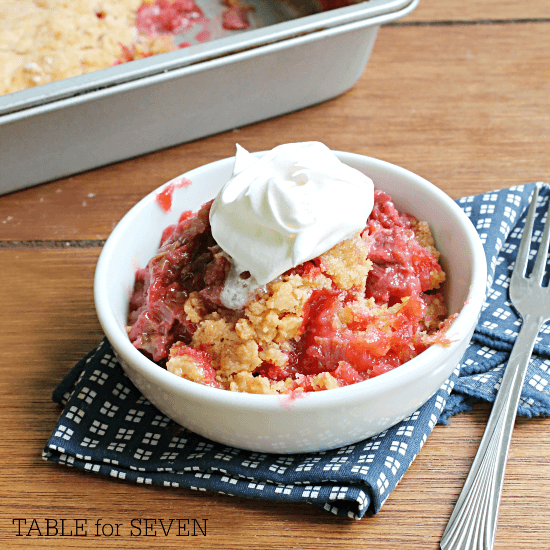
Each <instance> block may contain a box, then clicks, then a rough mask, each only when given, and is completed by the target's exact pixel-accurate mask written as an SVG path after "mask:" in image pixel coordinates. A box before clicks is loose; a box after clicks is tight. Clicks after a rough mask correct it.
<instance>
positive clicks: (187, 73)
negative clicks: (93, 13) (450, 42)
mask: <svg viewBox="0 0 550 550" xmlns="http://www.w3.org/2000/svg"><path fill="white" fill-rule="evenodd" d="M211 1H212V0H211ZM214 1H215V2H216V5H218V4H217V0H214ZM418 1H419V0H368V1H365V2H360V3H358V4H356V5H352V6H346V7H343V8H338V9H335V10H331V11H327V12H322V13H313V14H311V15H307V14H306V15H303V14H304V13H307V11H305V10H307V6H308V4H311V0H292V1H287V2H281V3H277V4H276V6H277V9H274V8H273V7H269V9H268V8H266V4H270V3H265V1H264V2H262V0H254V1H253V2H248V3H249V4H253V5H254V7H255V10H254V12H253V13H254V17H253V18H251V23H252V25H251V29H249V30H247V31H242V32H238V33H233V34H231V35H226V36H223V33H220V38H217V39H215V40H212V41H211V42H207V43H197V44H193V45H192V46H191V47H188V48H185V49H181V50H176V51H174V52H169V53H165V54H160V55H156V56H154V57H149V58H146V59H140V60H137V61H132V62H129V63H125V64H122V65H117V66H115V67H109V68H107V69H102V70H99V71H95V72H93V73H89V74H85V75H82V76H76V77H72V78H67V79H65V80H60V81H58V82H52V83H50V84H44V85H42V86H37V87H35V88H32V89H28V90H23V91H20V92H15V93H11V94H7V95H5V96H0V194H4V193H8V192H12V191H15V190H17V189H22V188H24V187H29V186H31V185H35V184H38V183H42V182H46V181H50V180H53V179H58V178H61V177H64V176H68V175H71V174H75V173H77V172H82V171H85V170H89V169H92V168H97V167H99V166H103V165H106V164H110V163H113V162H117V161H120V160H124V159H127V158H131V157H134V156H138V155H141V154H145V153H149V152H151V151H155V150H159V149H163V148H166V147H170V146H173V145H176V144H180V143H185V142H188V141H192V140H195V139H199V138H201V137H205V136H208V135H212V134H215V133H219V132H223V131H226V130H229V129H232V128H237V127H240V126H244V125H246V124H251V123H253V122H257V121H259V120H263V119H268V118H271V117H274V116H278V115H281V114H284V113H288V112H291V111H295V110H298V109H301V108H304V107H307V106H309V105H314V104H317V103H320V102H322V101H326V100H327V99H330V98H332V97H335V96H337V95H339V94H341V93H343V92H344V91H346V90H347V89H349V88H350V87H351V86H353V84H355V82H356V81H357V80H358V79H359V77H360V76H361V74H362V73H363V71H364V69H365V66H366V64H367V61H368V58H369V56H370V53H371V50H372V47H373V45H374V41H375V39H376V34H377V31H378V28H379V27H380V25H381V24H383V23H387V22H389V21H393V20H396V19H398V18H400V17H403V16H404V15H406V14H408V13H410V12H411V11H412V10H414V9H415V8H416V6H417V4H418ZM197 3H199V5H201V4H200V0H198V2H197ZM201 7H203V6H202V5H201ZM183 38H185V37H183Z"/></svg>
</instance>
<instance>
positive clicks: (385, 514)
mask: <svg viewBox="0 0 550 550" xmlns="http://www.w3.org/2000/svg"><path fill="white" fill-rule="evenodd" d="M549 11H550V6H549V4H548V2H546V0H544V1H543V0H536V1H535V2H530V3H517V2H515V1H513V0H504V1H500V0H498V1H497V0H481V1H479V2H473V1H472V0H470V1H468V2H466V3H461V4H460V3H456V2H451V1H450V0H441V1H439V2H433V1H432V2H429V1H428V0H422V1H421V3H420V6H419V7H418V8H417V10H415V11H414V12H413V13H412V14H411V15H409V16H408V17H406V18H404V19H403V20H402V21H400V22H398V24H396V25H391V26H386V27H383V28H381V29H380V32H379V36H378V39H377V42H376V44H375V48H374V51H373V53H372V57H371V59H370V61H369V64H368V66H367V69H366V71H365V73H364V74H363V75H362V77H361V78H360V79H359V81H358V82H357V84H356V85H355V86H354V87H353V88H352V89H351V90H349V91H348V92H346V93H345V94H343V95H341V96H340V97H337V98H335V99H333V100H331V101H328V102H326V103H323V104H321V105H317V106H313V107H310V108H308V109H304V110H302V111H299V112H296V113H291V114H289V115H286V116H283V117H279V118H276V119H272V120H268V121H263V122H259V123H257V124H253V125H250V126H246V127H243V128H239V129H236V130H235V131H230V132H225V133H223V134H219V135H216V136H212V137H210V138H207V139H203V140H198V141H196V142H192V143H188V144H183V145H180V146H177V147H173V148H171V149H167V150H165V151H160V152H157V153H153V154H150V155H145V156H143V157H140V158H136V159H132V160H129V161H126V162H122V163H119V164H116V165H112V166H108V167H104V168H101V169H98V170H94V171H91V172H87V173H84V174H79V175H75V176H72V177H69V178H65V179H63V180H60V181H56V182H51V183H48V184H44V185H41V186H37V187H34V188H32V189H27V190H24V191H20V192H17V193H12V194H10V195H7V196H4V197H0V222H1V223H0V266H1V268H2V269H1V270H0V293H1V294H0V297H1V300H2V305H3V308H2V317H1V321H2V327H3V330H2V331H1V332H0V346H1V349H2V355H1V361H0V374H1V376H0V397H1V399H0V426H1V430H2V432H1V434H2V437H1V438H0V466H1V467H0V548H9V549H12V548H13V549H17V548H33V549H34V548H48V549H81V548H99V549H104V548H105V549H110V548H114V547H116V548H120V549H140V550H141V549H143V550H149V549H151V550H152V549H153V548H154V549H158V548H163V549H164V548H166V549H176V548H181V547H182V546H184V545H185V544H187V545H188V546H189V547H193V548H205V549H206V548H207V549H228V550H233V549H237V548H243V547H247V548H253V549H256V548H258V549H259V548H262V549H264V548H265V549H268V550H272V549H273V550H275V549H287V548H300V549H308V550H309V549H311V550H314V549H315V550H317V549H318V548H320V547H330V548H337V549H342V550H344V549H346V550H352V549H353V550H356V549H362V548H364V549H366V548H369V549H381V550H382V549H384V550H386V549H388V550H394V549H395V550H397V549H399V550H402V549H406V550H408V549H410V550H413V549H414V550H416V549H422V550H425V549H427V550H436V549H437V548H438V547H439V546H438V545H439V540H440V537H441V534H442V532H443V529H444V527H445V524H446V522H447V520H448V518H449V515H450V513H451V510H452V507H453V505H454V502H455V501H456V498H457V496H458V494H459V492H460V489H461V487H462V484H463V482H464V480H465V477H466V475H467V472H468V468H469V465H470V464H471V462H472V460H473V457H474V454H475V451H476V449H477V445H478V443H479V440H480V438H481V435H482V432H483V428H484V426H485V423H486V420H487V417H488V414H489V407H488V406H487V405H482V406H477V407H476V408H475V409H474V410H473V411H472V412H471V413H465V414H461V415H458V416H457V417H456V418H454V419H453V420H452V422H451V423H450V425H448V426H437V427H436V428H435V430H434V431H433V433H432V434H431V436H430V437H429V438H428V440H427V442H426V444H425V446H424V448H423V449H422V452H421V453H420V454H419V456H418V457H417V459H416V460H415V462H414V463H413V465H412V466H411V468H410V469H409V471H408V472H407V473H406V475H405V476H404V478H403V480H402V481H401V483H400V484H399V485H398V487H397V488H396V490H395V491H394V492H393V493H392V494H391V496H390V498H389V499H388V501H387V502H386V504H385V506H384V507H383V508H382V510H381V512H380V513H379V514H378V515H377V516H368V517H365V518H363V519H362V520H361V521H353V520H345V519H342V518H337V517H334V516H332V515H330V514H328V513H327V512H323V511H320V510H317V509H316V508H314V507H313V506H307V505H280V504H276V503H271V502H263V501H254V500H247V499H242V498H233V497H228V496H224V495H217V494H210V493H203V492H195V491H190V490H174V489H165V488H160V487H152V486H143V485H133V484H130V483H125V482H122V481H119V480H114V479H111V478H105V477H101V476H97V475H96V474H91V473H83V472H80V471H77V470H74V469H71V468H68V467H64V466H55V465H52V464H50V463H47V462H45V461H43V460H42V458H41V452H42V449H43V447H44V445H45V443H46V440H47V438H48V436H49V434H50V433H51V431H52V429H53V427H54V425H55V423H56V420H57V417H58V415H59V412H60V410H59V408H58V406H57V405H55V404H54V403H53V402H52V401H51V398H50V396H51V392H52V390H53V389H54V387H55V386H56V385H57V384H58V383H59V381H60V380H61V379H62V377H63V376H64V375H65V374H66V373H68V371H69V370H70V368H71V367H72V365H73V364H74V363H75V362H76V361H77V360H78V359H80V358H81V357H82V356H83V355H84V354H85V353H87V352H88V351H89V350H90V349H91V348H92V347H93V346H95V345H96V344H97V343H98V342H99V340H100V339H101V338H102V332H101V328H100V326H99V323H98V321H97V318H96V315H95V311H94V305H93V288H92V285H93V273H94V268H95V263H96V261H97V258H98V255H99V252H100V249H101V245H102V243H103V240H104V239H105V238H106V237H107V236H108V235H109V233H110V231H111V230H112V228H113V227H114V226H115V225H116V223H117V221H118V220H119V219H120V218H121V217H122V216H123V215H124V213H125V212H126V211H127V210H128V209H129V208H130V207H131V206H132V205H133V204H134V203H135V202H137V201H138V200H139V199H140V198H141V197H142V196H143V195H145V194H146V193H148V192H150V191H151V190H153V189H155V188H156V187H157V186H159V185H161V184H162V183H164V182H165V181H168V180H169V179H171V178H172V177H174V176H176V175H178V174H180V173H182V172H185V171H187V170H189V169H191V168H194V167H196V166H199V165H202V164H204V163H207V162H211V161H214V160H217V159H219V158H223V157H226V156H230V155H232V154H233V152H234V147H235V143H236V142H239V143H241V144H242V145H243V146H245V147H248V148H249V149H251V150H261V149H268V148H271V147H273V146H274V145H276V144H279V143H283V142H288V141H302V140H309V139H319V140H321V141H324V142H326V143H327V144H328V145H329V146H330V147H332V148H334V149H339V150H348V151H353V152H357V153H362V154H366V155H370V156H374V157H379V158H382V159H385V160H388V161H390V162H394V163H397V164H400V165H402V166H404V167H406V168H409V169H411V170H413V171H415V172H417V173H419V174H421V175H423V176H424V177H426V178H427V179H429V180H431V181H433V182H434V183H435V184H436V185H438V186H439V187H440V188H442V189H443V190H445V191H446V192H447V193H449V194H450V195H451V196H452V197H455V198H456V197H459V196H463V195H466V194H470V193H478V192H482V191H487V190H489V189H493V188H504V187H507V186H510V185H514V184H520V183H526V182H529V181H535V180H546V181H549V180H550V154H549V150H550V148H549V140H550V130H549V128H550V114H549V113H550V109H549V107H550V105H549V102H550V77H549V75H550V56H548V52H549V51H550V13H549ZM0 146H1V144H0ZM549 422H550V421H549V420H548V419H546V418H537V419H524V418H520V419H518V420H517V423H516V429H515V432H514V436H513V440H512V447H511V450H510V459H509V463H508V468H507V475H506V480H505V486H504V494H503V499H502V505H501V512H500V519H499V529H498V531H497V540H496V544H495V548H496V549H497V550H511V549H516V548H530V549H533V550H546V549H547V548H550V532H549V531H548V530H547V529H546V524H547V519H546V518H547V516H548V512H549V505H548V499H549V497H550V460H549V459H548V456H550V423H549ZM14 518H26V519H27V520H28V522H30V521H32V518H36V519H39V520H40V521H41V522H44V521H45V519H46V518H57V519H58V520H59V519H60V518H86V519H87V520H88V527H89V529H90V534H89V536H87V537H74V536H71V537H60V536H54V537H45V536H43V537H38V536H36V532H35V533H34V536H32V537H25V536H22V537H18V536H16V535H17V526H16V525H14V524H13V520H14ZM137 518H163V519H167V518H181V519H185V518H196V519H206V520H207V536H206V537H203V536H197V537H189V538H186V539H182V537H176V536H174V533H173V532H172V533H170V535H169V536H168V537H164V536H162V537H159V536H157V537H145V536H139V537H131V536H130V525H131V521H132V519H137ZM98 519H101V520H102V523H103V524H105V523H111V524H115V523H119V524H121V526H120V530H121V535H122V536H120V537H117V538H116V540H115V538H113V537H111V538H109V537H101V536H100V537H95V536H92V535H93V530H94V524H95V522H96V521H97V520H98ZM43 525H44V524H43V523H42V526H43ZM23 533H25V531H24V529H23Z"/></svg>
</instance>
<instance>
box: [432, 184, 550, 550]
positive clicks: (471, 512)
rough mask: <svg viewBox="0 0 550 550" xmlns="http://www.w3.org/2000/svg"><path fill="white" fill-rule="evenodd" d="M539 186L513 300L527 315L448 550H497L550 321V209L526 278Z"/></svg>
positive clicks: (450, 527) (449, 533)
mask: <svg viewBox="0 0 550 550" xmlns="http://www.w3.org/2000/svg"><path fill="white" fill-rule="evenodd" d="M537 198H538V187H535V190H534V192H533V196H532V198H531V205H530V207H529V212H528V214H527V220H526V222H525V228H524V230H523V235H522V237H521V243H520V245H519V249H518V256H517V258H516V263H515V266H514V270H513V272H512V277H511V280H510V300H511V302H512V305H513V306H514V308H515V309H516V310H517V311H518V313H519V314H520V315H521V317H522V318H523V325H522V328H521V330H520V333H519V335H518V337H517V340H516V343H515V344H514V347H513V348H512V352H511V354H510V359H509V360H508V365H507V367H506V370H505V373H504V376H503V378H502V381H501V384H500V388H499V391H498V394H497V396H496V399H495V403H494V405H493V409H492V411H491V415H490V417H489V421H488V423H487V427H486V428H485V432H484V434H483V438H482V439H481V443H480V445H479V449H478V451H477V453H476V456H475V458H474V461H473V463H472V467H471V469H470V473H469V474H468V477H467V478H466V483H465V484H464V487H463V489H462V492H461V493H460V496H459V497H458V500H457V503H456V505H455V508H454V510H453V513H452V515H451V518H450V520H449V523H448V524H447V527H446V529H445V532H444V533H443V538H442V539H441V544H440V546H441V549H442V550H482V549H483V550H491V549H492V548H493V543H494V540H495V533H496V527H497V517H498V509H499V505H500V495H501V493H502V482H503V479H504V471H505V468H506V459H507V457H508V449H509V447H510V439H511V437H512V430H513V428H514V421H515V418H516V412H517V408H518V403H519V398H520V395H521V390H522V387H523V382H524V380H525V374H526V372H527V366H528V364H529V359H530V357H531V354H532V353H533V347H534V345H535V340H536V338H537V335H538V333H539V331H540V329H541V327H542V325H543V324H544V323H545V322H546V321H548V320H550V288H544V287H542V280H543V277H544V273H545V270H546V262H547V257H548V245H549V242H550V212H549V211H547V212H546V223H545V225H544V231H543V234H542V239H541V243H540V246H539V251H538V253H537V258H536V260H535V266H534V268H533V272H532V274H531V276H530V277H529V278H527V277H526V276H525V271H526V268H527V261H528V259H529V250H530V247H531V240H532V234H533V224H534V221H535V217H536V205H537ZM549 205H550V200H549Z"/></svg>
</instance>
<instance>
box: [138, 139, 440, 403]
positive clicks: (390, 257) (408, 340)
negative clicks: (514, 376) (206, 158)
mask: <svg viewBox="0 0 550 550" xmlns="http://www.w3.org/2000/svg"><path fill="white" fill-rule="evenodd" d="M375 185H376V182H374V184H373V182H372V181H371V180H370V179H369V178H368V177H366V176H365V175H364V174H362V173H361V172H359V171H358V170H355V169H353V168H351V167H349V166H347V165H344V164H343V163H341V162H340V161H339V159H338V158H337V157H336V155H334V154H333V153H332V152H331V151H330V150H329V149H328V148H327V147H326V146H324V145H323V144H321V143H318V142H310V143H300V144H287V145H282V146H279V147H276V148H275V149H273V150H272V151H270V152H268V153H266V154H265V155H264V156H263V157H261V158H258V157H256V156H254V155H251V154H250V153H248V152H247V151H246V150H244V149H242V148H240V147H238V148H237V155H236V157H235V167H234V171H233V176H232V177H231V179H230V180H229V182H227V184H226V185H225V186H224V187H223V188H222V190H221V191H220V193H219V194H218V196H217V197H216V198H215V199H214V200H212V201H210V202H208V203H206V204H205V205H203V206H202V208H201V209H200V210H199V211H198V212H196V213H193V212H184V213H183V214H182V215H181V217H180V220H179V222H178V223H177V224H174V225H172V226H169V227H167V228H166V229H165V230H164V232H163V234H162V238H161V243H160V248H159V250H158V252H157V254H156V255H155V256H154V257H153V258H152V259H151V260H150V261H149V263H148V264H147V266H146V267H145V268H144V269H139V270H138V271H137V273H136V280H135V286H134V289H133V293H132V296H131V299H130V306H129V315H128V333H129V337H130V340H131V341H132V343H133V344H134V346H136V347H137V348H138V349H139V350H141V351H142V352H143V353H144V354H145V355H146V356H148V357H149V358H151V359H152V360H153V361H155V362H157V363H158V364H159V365H160V366H162V367H165V368H167V369H168V370H169V371H170V372H172V373H174V374H176V375H177V376H180V377H182V378H186V379H188V380H192V381H194V382H198V383H201V384H205V385H209V386H213V387H216V388H221V389H226V390H231V391H240V392H249V393H261V394H290V393H293V392H309V391H317V390H326V389H332V388H337V387H340V386H345V385H348V384H353V383H356V382H360V381H363V380H366V379H368V378H372V377H374V376H377V375H379V374H382V373H384V372H387V371H389V370H392V369H394V368H396V367H398V366H399V365H401V364H403V363H405V362H406V361H408V360H410V359H412V358H413V357H415V356H416V355H418V354H419V353H421V352H422V351H424V350H425V349H427V348H428V347H429V346H431V345H433V344H436V343H439V344H445V343H446V342H447V341H446V338H445V332H446V330H447V328H448V326H449V322H450V319H447V310H446V307H445V303H444V298H443V293H442V289H441V284H442V283H443V281H444V280H445V274H444V272H443V270H442V268H441V266H440V265H439V262H438V258H439V253H438V251H437V250H436V249H435V245H434V240H433V238H432V234H431V232H430V229H429V227H428V225H427V224H426V223H424V222H422V221H418V220H416V219H415V218H414V217H413V216H411V215H409V214H407V213H405V212H399V211H398V210H397V209H396V208H395V206H394V204H393V202H392V200H391V197H389V196H388V195H387V194H385V193H383V192H381V191H378V190H375Z"/></svg>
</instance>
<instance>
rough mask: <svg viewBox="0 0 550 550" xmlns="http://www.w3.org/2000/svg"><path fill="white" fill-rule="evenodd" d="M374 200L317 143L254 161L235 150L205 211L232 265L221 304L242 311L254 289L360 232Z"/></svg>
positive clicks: (356, 176) (363, 180) (362, 181)
mask: <svg viewBox="0 0 550 550" xmlns="http://www.w3.org/2000/svg"><path fill="white" fill-rule="evenodd" d="M373 203H374V186H373V182H372V180H371V179H370V178H368V177H367V176H365V175H364V174H363V173H362V172H359V171H358V170H356V169H354V168H351V167H350V166H347V165H345V164H343V163H342V162H340V160H339V159H338V158H337V157H336V155H335V154H334V153H333V152H332V151H331V150H330V149H329V148H328V147H327V146H326V145H323V144H322V143H319V142H306V143H289V144H285V145H279V146H278V147H275V148H274V149H272V150H271V151H269V152H268V153H266V154H264V155H263V156H262V157H260V158H258V157H256V156H254V155H252V154H251V153H249V152H248V151H247V150H246V149H244V148H243V147H241V146H239V145H237V153H236V156H235V165H234V168H233V175H232V177H231V179H230V180H229V181H228V182H227V183H226V184H225V185H224V187H223V188H222V189H221V191H220V192H219V193H218V195H217V197H216V199H215V200H214V203H213V204H212V208H211V210H210V225H211V228H212V235H213V237H214V239H215V240H216V242H217V243H218V245H219V246H220V247H221V248H222V250H223V251H224V252H225V254H226V255H227V256H228V257H229V259H230V260H231V264H232V268H231V273H230V274H229V276H228V278H227V280H226V283H225V287H224V290H223V292H222V302H223V303H224V305H225V306H226V307H231V308H232V309H240V308H242V307H244V305H245V303H246V300H247V297H248V296H249V294H250V293H251V292H252V291H254V290H255V289H256V288H258V287H261V286H263V285H265V284H267V283H268V282H270V281H272V280H273V279H275V278H276V277H278V276H279V275H281V274H282V273H284V272H285V271H287V270H288V269H290V268H292V267H295V266H297V265H299V264H301V263H303V262H305V261H307V260H311V259H312V258H315V257H317V256H319V255H320V254H323V253H324V252H326V251H327V250H330V249H331V248H332V247H333V246H335V245H336V244H338V243H339V242H341V241H343V240H344V239H348V238H350V237H351V236H353V235H354V234H355V233H357V232H358V231H361V230H362V229H363V228H364V227H365V225H366V222H367V218H368V216H369V214H370V213H371V211H372V207H373ZM246 272H248V273H246ZM243 273H246V275H245V277H246V278H244V277H243V276H242V275H241V274H243ZM248 274H249V275H250V276H249V275H248Z"/></svg>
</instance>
